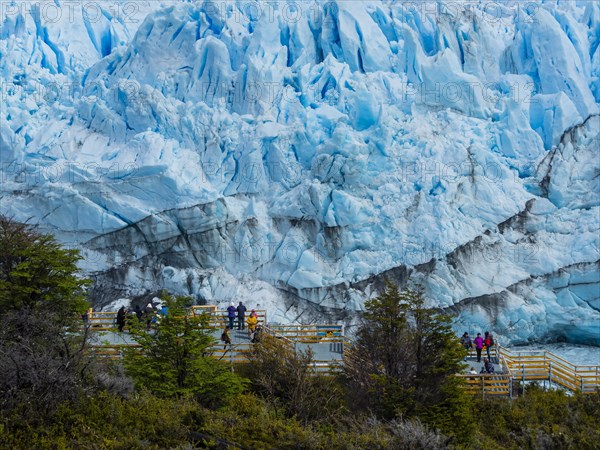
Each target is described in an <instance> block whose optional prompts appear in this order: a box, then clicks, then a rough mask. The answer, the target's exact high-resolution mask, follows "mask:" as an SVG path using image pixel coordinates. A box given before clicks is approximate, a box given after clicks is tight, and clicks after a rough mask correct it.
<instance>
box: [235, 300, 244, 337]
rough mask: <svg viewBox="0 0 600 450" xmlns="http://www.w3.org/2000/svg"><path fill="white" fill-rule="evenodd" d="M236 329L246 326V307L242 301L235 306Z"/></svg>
mask: <svg viewBox="0 0 600 450" xmlns="http://www.w3.org/2000/svg"><path fill="white" fill-rule="evenodd" d="M237 319H238V330H243V329H244V328H246V307H245V306H244V304H243V303H242V302H240V304H239V305H238V307H237Z"/></svg>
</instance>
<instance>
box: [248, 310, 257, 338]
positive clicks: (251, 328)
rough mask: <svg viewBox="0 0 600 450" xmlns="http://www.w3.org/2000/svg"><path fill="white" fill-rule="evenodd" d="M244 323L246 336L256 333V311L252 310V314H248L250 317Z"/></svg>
mask: <svg viewBox="0 0 600 450" xmlns="http://www.w3.org/2000/svg"><path fill="white" fill-rule="evenodd" d="M246 322H248V334H249V335H252V333H254V332H255V331H256V326H257V325H258V315H257V314H256V311H254V310H252V312H250V317H248V320H246Z"/></svg>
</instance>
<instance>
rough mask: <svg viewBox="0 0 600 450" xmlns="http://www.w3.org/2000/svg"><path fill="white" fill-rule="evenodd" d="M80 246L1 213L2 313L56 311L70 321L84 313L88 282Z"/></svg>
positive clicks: (0, 300)
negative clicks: (63, 242) (74, 247)
mask: <svg viewBox="0 0 600 450" xmlns="http://www.w3.org/2000/svg"><path fill="white" fill-rule="evenodd" d="M79 260H80V256H79V253H78V251H77V250H69V249H64V248H62V247H61V245H60V244H59V243H58V242H56V240H55V239H54V237H52V236H50V235H44V234H41V233H38V232H37V231H36V230H35V229H34V228H33V227H31V226H29V225H26V224H22V223H18V222H15V221H13V220H11V219H9V218H7V217H4V216H0V316H1V315H2V314H6V313H7V312H8V311H16V310H23V309H27V310H30V311H33V310H37V311H53V312H54V313H55V316H56V318H57V319H59V320H60V321H62V322H64V323H66V322H70V321H71V320H74V319H75V318H76V317H77V316H78V314H81V313H83V312H84V311H85V310H86V308H87V306H88V304H87V302H86V301H85V286H86V285H87V284H89V281H88V280H84V279H82V278H81V277H80V276H79V269H78V267H77V262H78V261H79Z"/></svg>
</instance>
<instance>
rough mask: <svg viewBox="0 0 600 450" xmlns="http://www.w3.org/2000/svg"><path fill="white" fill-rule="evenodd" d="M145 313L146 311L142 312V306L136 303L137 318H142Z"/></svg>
mask: <svg viewBox="0 0 600 450" xmlns="http://www.w3.org/2000/svg"><path fill="white" fill-rule="evenodd" d="M143 315H144V313H143V312H142V308H140V305H135V316H136V317H137V319H138V320H142V316H143Z"/></svg>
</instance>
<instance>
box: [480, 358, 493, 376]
mask: <svg viewBox="0 0 600 450" xmlns="http://www.w3.org/2000/svg"><path fill="white" fill-rule="evenodd" d="M481 373H494V365H493V364H492V363H491V361H490V360H489V359H487V358H483V367H482V368H481Z"/></svg>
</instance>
